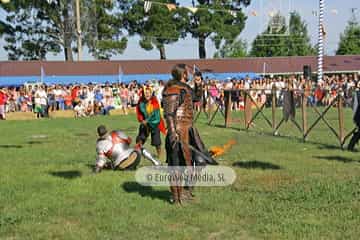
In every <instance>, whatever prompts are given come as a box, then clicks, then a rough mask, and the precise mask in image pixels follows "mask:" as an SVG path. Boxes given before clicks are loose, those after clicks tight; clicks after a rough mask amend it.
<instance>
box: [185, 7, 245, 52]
mask: <svg viewBox="0 0 360 240" xmlns="http://www.w3.org/2000/svg"><path fill="white" fill-rule="evenodd" d="M197 2H198V5H196V6H195V4H194V7H196V8H195V9H194V11H192V12H190V24H189V27H188V32H189V33H190V34H191V35H192V37H194V38H197V39H198V42H199V57H200V58H206V47H205V42H206V39H207V38H209V37H210V38H211V40H212V41H213V42H214V43H215V47H216V49H219V48H220V46H221V44H222V43H223V41H225V44H230V43H232V42H233V41H234V40H235V39H236V37H237V36H238V35H239V34H240V33H241V31H242V30H243V29H244V27H245V21H246V16H245V15H244V13H243V12H242V11H241V10H242V6H248V5H249V4H250V0H237V1H230V0H222V1H219V0H198V1H197Z"/></svg>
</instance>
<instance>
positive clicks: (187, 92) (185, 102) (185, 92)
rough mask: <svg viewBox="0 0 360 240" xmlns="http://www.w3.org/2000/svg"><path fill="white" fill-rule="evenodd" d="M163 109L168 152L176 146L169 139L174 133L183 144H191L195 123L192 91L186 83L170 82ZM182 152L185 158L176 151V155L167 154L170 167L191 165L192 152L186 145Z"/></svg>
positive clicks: (166, 90)
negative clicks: (191, 133) (166, 129)
mask: <svg viewBox="0 0 360 240" xmlns="http://www.w3.org/2000/svg"><path fill="white" fill-rule="evenodd" d="M163 108H164V116H165V119H166V124H167V128H168V137H167V145H168V146H167V150H170V149H168V148H171V147H172V146H174V143H172V142H171V140H170V139H169V135H171V134H174V133H177V135H178V136H179V138H180V141H181V142H185V143H189V129H190V128H191V127H192V121H193V105H192V89H191V88H190V87H189V86H188V85H187V84H185V83H182V82H178V81H170V82H169V83H168V84H167V86H166V87H165V88H164V91H163ZM181 150H182V152H183V154H182V155H183V156H182V157H183V158H182V157H179V156H178V155H179V154H178V152H177V151H176V149H173V151H172V152H174V154H167V161H168V163H169V165H175V166H177V165H191V162H192V161H191V150H190V149H189V147H188V146H187V145H186V144H182V149H181ZM168 152H169V151H168ZM175 152H176V153H175ZM176 158H177V159H176ZM183 160H185V162H183Z"/></svg>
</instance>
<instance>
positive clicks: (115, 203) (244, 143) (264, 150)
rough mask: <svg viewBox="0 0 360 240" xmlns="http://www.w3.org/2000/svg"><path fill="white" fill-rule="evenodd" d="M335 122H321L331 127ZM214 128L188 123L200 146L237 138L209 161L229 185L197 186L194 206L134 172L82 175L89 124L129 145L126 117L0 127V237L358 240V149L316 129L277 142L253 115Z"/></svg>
mask: <svg viewBox="0 0 360 240" xmlns="http://www.w3.org/2000/svg"><path fill="white" fill-rule="evenodd" d="M346 114H347V120H346V128H347V130H351V127H352V123H351V119H350V118H351V114H350V112H349V111H347V112H346ZM310 115H311V114H310ZM314 116H315V115H313V114H312V115H311V116H310V117H309V119H310V120H309V122H310V123H311V121H312V120H313V118H314ZM336 117H337V114H336V112H335V111H333V112H332V113H331V114H330V115H329V116H327V118H328V119H329V122H331V123H332V124H333V125H334V126H335V127H337V125H336V121H335V120H336ZM298 118H299V116H298ZM222 123H223V120H222V119H221V118H220V115H219V117H217V119H216V120H215V122H214V125H217V127H215V126H208V125H206V124H205V119H204V118H201V119H199V121H198V122H197V124H196V125H197V127H198V128H199V130H200V133H201V135H202V137H203V139H204V141H205V143H206V144H207V145H208V146H211V145H221V144H225V143H226V142H227V141H228V140H229V139H236V140H237V141H238V144H237V145H236V146H233V148H232V149H231V150H230V151H229V152H228V153H226V154H225V155H223V156H222V157H220V158H219V159H218V160H219V162H220V163H221V164H222V165H227V166H231V167H233V169H234V170H235V171H236V174H237V179H236V181H235V183H234V184H233V185H231V186H228V187H202V188H197V189H196V196H197V201H196V202H194V203H193V204H188V205H186V206H184V207H181V208H180V207H176V206H173V205H170V204H169V203H168V198H169V196H170V193H169V191H168V188H166V187H154V188H152V187H143V186H141V185H139V184H137V183H136V182H135V179H134V172H113V171H104V172H102V173H101V174H99V175H93V174H92V173H91V165H92V164H94V158H95V147H94V145H95V141H96V131H95V130H96V127H97V125H99V124H106V125H107V126H108V128H112V129H122V130H124V131H125V132H126V133H128V134H129V135H130V136H131V137H132V138H133V139H134V138H135V136H136V132H137V123H136V122H135V116H134V115H129V116H112V117H111V116H110V117H94V118H88V119H51V120H39V121H36V120H34V121H3V122H0V134H1V135H0V239H66V240H68V239H358V238H359V236H360V227H359V223H360V156H359V153H357V152H354V153H352V152H347V151H342V150H341V149H339V148H338V147H337V146H338V145H337V142H336V140H335V138H333V136H332V133H331V132H330V131H329V130H328V129H327V128H326V126H325V125H324V124H323V123H320V124H319V126H317V127H315V129H314V132H312V133H311V134H310V136H309V141H308V142H307V143H302V142H301V140H300V138H298V137H299V136H300V134H299V132H298V130H297V129H295V128H294V127H293V126H292V125H291V124H290V123H287V124H285V125H284V126H283V127H282V128H281V130H280V135H281V136H280V137H273V136H271V134H270V129H269V128H268V127H266V125H265V121H263V120H261V118H259V119H258V120H257V121H256V122H255V123H256V126H255V127H254V128H253V129H251V130H250V131H247V132H246V131H243V130H240V131H239V130H238V129H237V127H239V126H237V125H239V124H234V125H233V128H227V129H225V128H222V127H221V124H222ZM149 149H151V151H152V152H154V149H152V148H149ZM142 165H148V162H146V161H143V162H142Z"/></svg>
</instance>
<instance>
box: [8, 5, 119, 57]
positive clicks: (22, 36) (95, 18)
mask: <svg viewBox="0 0 360 240" xmlns="http://www.w3.org/2000/svg"><path fill="white" fill-rule="evenodd" d="M80 2H81V26H82V39H83V41H84V43H85V45H87V46H88V47H89V51H90V53H91V54H92V55H93V56H94V57H95V58H98V59H108V58H109V57H110V56H111V55H112V54H117V53H122V51H123V50H124V49H125V48H126V38H120V35H121V31H120V30H121V20H119V15H118V14H116V13H115V14H114V12H113V9H114V4H113V3H112V1H107V0H95V1H94V0H82V1H80ZM2 8H3V9H4V10H5V11H6V13H7V16H6V25H5V26H6V29H5V34H4V35H5V41H6V42H7V44H6V46H5V47H4V49H5V50H6V51H7V52H8V58H9V59H10V60H19V59H23V60H44V59H45V58H46V55H47V54H48V53H54V54H58V53H60V52H61V50H62V49H63V51H64V56H65V60H68V61H72V60H73V52H74V51H75V52H76V51H77V48H76V47H75V46H76V44H75V41H76V38H77V32H76V24H75V23H76V14H75V1H73V0H49V1H46V0H42V1H27V0H13V1H11V2H10V3H9V4H6V5H4V6H2ZM4 24H5V23H4Z"/></svg>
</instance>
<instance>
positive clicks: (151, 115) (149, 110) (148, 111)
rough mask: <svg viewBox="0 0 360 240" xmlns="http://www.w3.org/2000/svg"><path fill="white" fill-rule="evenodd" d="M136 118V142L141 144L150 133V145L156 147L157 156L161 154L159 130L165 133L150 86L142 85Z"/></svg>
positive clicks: (158, 106)
mask: <svg viewBox="0 0 360 240" xmlns="http://www.w3.org/2000/svg"><path fill="white" fill-rule="evenodd" d="M136 113H137V119H138V121H139V122H140V127H139V134H138V136H137V138H136V143H137V144H138V145H140V146H142V145H143V144H144V143H145V141H146V139H147V138H148V137H149V135H150V134H151V145H152V146H154V147H155V148H156V152H157V155H158V158H160V155H161V138H160V132H161V133H163V134H164V135H165V134H166V128H165V123H164V120H163V119H162V117H161V114H160V104H159V101H158V100H157V98H156V97H155V96H154V95H153V91H152V89H151V87H148V86H147V87H144V89H143V93H142V96H141V99H140V101H139V103H138V104H137V106H136Z"/></svg>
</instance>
